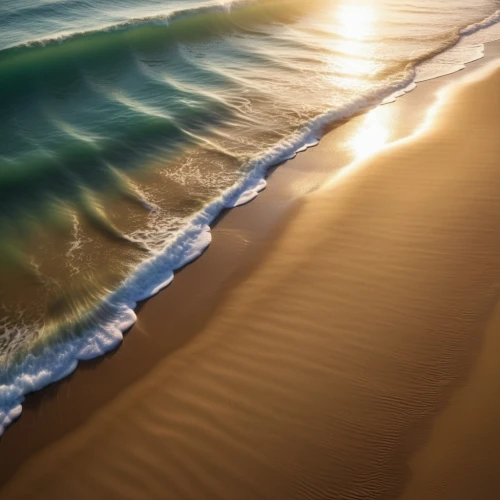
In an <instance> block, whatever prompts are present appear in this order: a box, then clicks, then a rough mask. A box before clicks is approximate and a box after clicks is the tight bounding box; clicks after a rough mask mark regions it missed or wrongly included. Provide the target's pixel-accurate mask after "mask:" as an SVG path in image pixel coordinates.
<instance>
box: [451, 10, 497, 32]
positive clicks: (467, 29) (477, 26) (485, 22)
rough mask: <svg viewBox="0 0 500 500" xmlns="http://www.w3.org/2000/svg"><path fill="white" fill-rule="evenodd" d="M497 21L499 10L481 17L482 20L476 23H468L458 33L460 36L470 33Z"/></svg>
mask: <svg viewBox="0 0 500 500" xmlns="http://www.w3.org/2000/svg"><path fill="white" fill-rule="evenodd" d="M498 22H500V10H497V11H496V12H495V13H494V14H492V15H491V16H489V17H487V18H486V19H483V20H482V21H479V22H478V23H474V24H470V25H469V26H466V27H465V28H462V29H461V30H460V34H461V35H462V36H468V35H472V34H474V33H476V32H478V31H480V30H483V29H485V28H489V27H490V26H493V25H494V24H497V23H498Z"/></svg>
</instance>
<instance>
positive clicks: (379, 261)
mask: <svg viewBox="0 0 500 500" xmlns="http://www.w3.org/2000/svg"><path fill="white" fill-rule="evenodd" d="M499 89H500V71H499V70H496V71H495V72H494V73H492V74H490V75H489V76H488V77H487V78H484V79H482V80H481V81H477V82H475V83H469V84H466V85H463V86H461V87H459V88H458V90H455V91H453V92H450V93H449V94H448V95H447V97H446V98H445V99H444V100H443V101H442V102H441V103H440V105H439V108H437V111H436V113H435V115H434V117H433V119H432V121H429V123H428V124H427V125H428V128H427V129H426V130H425V131H422V132H420V133H418V134H417V135H414V136H412V137H411V138H409V139H407V140H403V141H400V142H399V143H396V144H393V145H392V146H390V147H388V148H386V149H384V150H383V151H381V152H379V153H378V154H377V155H375V156H374V157H372V158H369V159H367V160H365V161H363V162H360V163H357V164H355V165H353V166H352V167H350V168H348V169H344V170H343V171H342V172H340V173H339V174H338V175H336V176H335V177H334V179H333V180H332V181H331V182H330V183H329V185H328V186H327V187H325V188H324V189H322V190H321V191H319V192H317V193H314V194H311V195H309V196H307V197H306V198H305V199H304V201H303V203H302V204H301V206H300V209H299V210H297V211H296V213H295V214H294V216H293V217H291V219H290V221H289V223H288V224H287V226H286V228H285V229H284V231H282V233H281V235H280V237H279V238H278V239H277V241H275V242H274V243H273V244H272V248H270V249H269V248H267V244H266V243H265V241H263V242H262V244H261V247H260V250H261V251H260V252H256V253H254V255H255V256H258V258H254V261H253V262H252V264H256V267H255V269H253V270H252V271H251V272H250V269H251V267H250V266H249V267H246V268H245V270H244V271H240V278H241V273H243V274H245V273H246V274H247V276H246V278H245V279H244V280H243V281H242V282H241V283H240V284H239V285H237V286H235V287H234V288H233V289H232V291H231V293H230V294H227V296H226V298H225V300H223V301H222V303H220V295H222V294H223V292H222V291H221V292H218V294H217V296H216V297H215V298H212V299H210V297H207V296H199V295H197V294H196V292H193V293H192V294H193V300H194V301H195V304H194V307H196V306H200V310H201V311H202V313H201V314H200V316H199V317H198V316H195V315H192V312H191V316H190V317H185V316H186V315H189V313H183V312H182V301H181V299H177V300H179V302H178V303H177V304H176V306H177V307H178V308H179V314H178V317H177V319H176V318H172V317H170V316H163V317H162V315H161V312H162V306H161V304H162V302H161V300H158V301H157V302H156V304H157V305H156V306H150V308H149V313H148V311H147V309H148V308H147V307H146V308H145V311H144V312H145V314H143V315H142V316H141V314H139V324H138V327H137V329H139V330H141V329H142V331H144V332H148V331H149V327H148V322H150V321H151V322H154V323H155V325H156V329H158V328H159V329H162V328H163V329H164V331H165V339H166V340H165V341H164V343H165V344H166V346H165V345H164V346H163V347H162V349H159V353H158V356H157V357H154V356H152V355H151V354H149V356H150V357H149V358H147V354H145V353H144V352H141V351H139V350H136V351H135V352H134V350H133V349H132V350H131V349H130V348H129V349H128V351H123V352H125V354H124V355H123V356H121V355H120V353H121V352H122V351H119V355H118V356H116V358H118V357H120V358H121V360H120V361H121V362H120V363H114V365H119V366H121V369H120V370H119V371H118V372H116V371H113V370H111V369H108V368H106V367H107V366H111V365H113V359H111V361H110V363H109V364H106V363H104V364H101V365H98V366H97V370H95V374H94V375H95V376H93V377H92V374H91V375H90V378H89V376H87V378H86V382H85V383H83V382H82V385H83V386H84V387H85V388H86V390H87V392H89V390H91V389H92V387H93V386H92V385H91V384H90V383H89V380H92V382H93V383H94V384H96V385H95V387H99V388H98V389H97V390H96V393H97V394H98V395H96V396H93V397H92V398H90V397H89V398H87V401H85V398H84V401H83V402H82V403H80V404H81V405H82V407H83V406H84V405H85V403H86V402H88V400H89V399H93V400H95V399H97V400H98V402H97V403H96V404H95V412H94V413H93V415H91V418H87V417H88V415H87V417H85V418H82V420H81V421H80V422H78V420H77V424H75V418H76V417H74V416H73V417H72V419H73V421H72V423H71V425H70V426H69V428H68V429H67V430H66V434H65V435H63V436H61V435H58V434H57V432H55V431H54V432H53V431H51V432H53V434H52V435H53V436H54V437H53V439H52V440H53V441H54V442H53V444H52V445H51V446H45V448H43V449H41V451H40V452H39V453H37V454H35V455H34V456H33V457H32V458H31V460H29V461H27V462H25V463H24V465H23V466H22V467H20V468H19V470H18V471H17V474H16V475H15V476H14V477H13V479H12V480H11V481H10V483H8V484H7V485H6V486H5V488H4V489H3V490H2V491H1V498H2V500H4V499H5V500H7V499H14V498H37V499H45V498H47V499H52V500H53V499H67V498H72V499H89V498H94V499H106V500H111V499H115V498H116V499H125V498H130V499H149V498H158V499H164V498H165V499H169V500H170V499H178V498H179V499H181V498H185V499H196V500H197V499H212V498H213V499H228V500H236V499H238V500H240V499H241V500H244V499H264V498H265V499H271V498H273V499H286V500H291V499H301V498H304V499H326V498H331V499H343V500H344V499H355V500H358V499H359V500H360V499H367V500H368V499H384V500H385V499H392V498H399V497H401V498H403V499H405V500H406V499H408V500H410V499H411V500H413V499H419V500H420V499H426V500H433V499H450V500H451V499H454V500H459V499H462V498H463V499H467V500H471V499H473V500H490V499H491V500H493V499H495V500H496V499H498V498H499V492H500V480H499V479H498V478H497V474H496V472H497V471H498V470H499V469H500V432H499V431H498V425H497V422H498V419H497V418H496V415H497V414H498V413H500V404H499V403H500V401H499V399H500V391H498V390H497V386H498V385H500V363H498V360H497V359H496V356H497V355H498V352H499V351H498V346H499V344H500V337H499V335H500V331H499V329H498V320H497V317H499V316H500V313H499V311H498V306H497V300H498V297H499V292H500V251H499V248H500V232H499V230H498V227H499V223H500V196H499V192H500V168H499V162H500V160H499V159H500V141H498V139H497V137H498V127H499V120H500V117H499V116H498V110H499V109H500V107H499V104H500V90H499ZM326 160H328V159H326ZM317 175H318V183H321V182H322V180H323V179H324V176H323V177H322V176H321V175H320V174H319V173H318V174H317ZM294 186H295V188H296V189H297V190H298V191H300V190H301V189H302V190H303V191H307V190H309V189H311V188H313V187H315V186H309V185H306V187H304V184H300V183H299V184H295V185H294ZM282 203H283V204H284V205H286V204H287V202H286V200H283V201H282ZM247 223H248V224H252V223H254V224H262V220H258V221H253V222H252V221H251V220H249V221H247ZM275 228H276V224H275V220H274V219H273V220H271V221H270V222H268V226H267V229H268V230H269V231H272V230H274V229H275ZM231 234H232V235H233V236H232V237H234V240H235V241H234V242H233V244H232V248H233V249H236V250H238V249H240V250H241V252H243V249H244V248H245V245H246V242H245V238H244V232H239V233H231ZM235 234H236V235H237V236H234V235H235ZM215 241H217V239H215ZM240 250H238V252H239V251H240ZM238 252H237V253H236V254H235V257H234V259H235V261H234V262H236V261H237V255H238ZM263 253H264V254H265V255H262V254H263ZM206 257H207V258H209V254H207V256H206ZM204 258H205V256H204ZM201 260H203V259H201ZM201 260H200V262H201ZM257 262H258V264H257ZM235 265H236V264H235ZM196 269H197V268H196V264H195V265H194V266H192V267H189V268H187V269H186V270H184V271H183V272H182V273H180V274H179V278H181V277H182V276H183V275H184V276H186V275H187V276H189V273H191V274H193V273H196ZM224 269H226V273H227V276H229V275H230V274H231V273H232V271H231V270H232V269H233V267H232V265H231V263H230V262H229V263H227V265H226V267H225V268H224ZM179 278H178V280H179ZM199 278H200V276H198V279H199ZM222 279H223V278H221V280H222ZM179 281H180V283H181V285H177V290H179V287H182V286H184V287H185V290H184V300H185V299H186V296H189V293H190V292H189V290H190V287H192V285H193V280H191V281H190V280H189V279H188V278H184V281H183V280H182V279H180V280H179ZM182 283H185V284H184V285H182ZM172 290H175V289H174V288H172ZM167 293H168V291H167ZM162 295H163V300H166V297H167V296H166V294H162ZM176 296H177V297H179V292H178V294H177V295H175V294H173V293H171V296H170V297H167V298H169V299H171V300H175V297H176ZM180 297H181V298H182V294H181V295H180ZM197 300H198V301H199V303H197V302H196V301H197ZM207 303H208V305H207ZM152 308H153V309H154V308H156V309H155V311H154V310H152ZM163 311H165V308H163ZM191 311H192V310H191ZM195 311H196V309H195ZM146 313H147V314H146ZM179 317H180V318H181V319H179ZM176 325H183V328H182V329H181V330H176V329H175V327H176ZM186 325H187V327H186ZM172 331H173V332H177V335H172V334H171V332H172ZM138 333H139V332H136V337H139V336H138ZM131 338H132V334H131ZM139 340H144V339H140V338H139ZM126 344H127V342H126V343H125V345H126ZM146 344H148V343H147V342H146ZM136 345H139V342H136ZM165 350H170V351H175V352H173V353H172V354H170V355H169V356H165V355H164V352H165ZM134 356H135V359H137V360H139V361H138V364H139V365H143V364H144V358H145V356H146V359H150V360H151V365H154V367H153V368H152V369H151V370H150V371H147V370H142V371H140V373H139V372H137V370H138V369H136V368H134ZM140 360H142V361H140ZM127 367H130V372H131V373H132V374H131V375H130V376H129V377H128V378H127ZM106 370H107V371H106ZM113 376H116V377H117V378H121V379H122V387H123V386H124V385H126V383H127V381H128V382H129V383H130V384H131V385H130V387H128V388H124V389H122V390H121V392H119V393H117V394H116V393H114V394H113V395H114V396H115V397H114V399H113V400H112V401H110V402H108V403H107V404H106V403H105V401H106V397H107V396H109V393H108V392H107V389H106V387H107V384H108V380H109V379H108V378H107V377H113ZM136 379H137V380H136ZM123 380H124V381H125V382H123ZM77 381H78V378H77V377H75V378H74V379H72V380H70V381H69V382H68V383H67V385H66V387H76V390H77V391H80V393H81V392H82V391H83V390H84V389H82V388H80V389H78V382H77ZM72 384H73V385H72ZM97 384H100V385H97ZM111 385H112V384H111ZM68 391H69V389H68ZM89 396H90V395H89ZM58 408H59V409H60V407H59V406H58V405H57V404H56V403H55V402H54V400H52V401H49V403H48V404H47V412H46V413H44V414H43V415H42V413H43V412H40V411H39V412H38V413H36V414H37V415H39V416H40V415H42V417H41V419H42V420H43V419H45V421H47V420H48V421H51V422H53V421H54V418H55V417H54V418H52V416H53V415H55V414H57V412H58ZM47 413H48V415H47ZM62 414H63V416H64V411H63V412H62ZM23 418H24V417H23ZM33 422H34V419H33V418H31V420H30V418H29V412H28V418H27V419H24V421H23V419H21V421H20V422H19V424H16V426H15V427H14V428H13V429H11V430H9V431H8V432H7V433H6V439H10V441H2V443H1V444H0V453H2V454H3V455H2V459H5V458H6V457H8V456H9V455H8V454H7V453H5V451H6V450H8V449H9V448H8V447H9V446H10V447H12V449H13V445H12V444H9V443H12V442H13V441H12V440H13V438H9V434H11V435H12V436H14V433H11V431H13V430H15V429H16V427H17V429H19V430H17V434H19V433H21V432H22V430H23V428H24V430H26V429H27V428H28V427H30V423H31V426H32V427H33ZM61 425H64V418H61ZM47 427H50V426H49V425H48V424H47V423H45V425H42V426H40V427H39V428H42V429H46V428H47ZM55 427H57V426H55ZM35 428H36V426H35ZM45 438H46V442H47V441H50V439H48V438H47V436H46V437H45ZM5 443H7V444H5ZM25 446H27V445H25Z"/></svg>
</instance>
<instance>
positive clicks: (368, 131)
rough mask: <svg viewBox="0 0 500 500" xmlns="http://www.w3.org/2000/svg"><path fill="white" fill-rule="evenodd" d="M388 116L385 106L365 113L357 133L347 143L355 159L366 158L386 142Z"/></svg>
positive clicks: (388, 132)
mask: <svg viewBox="0 0 500 500" xmlns="http://www.w3.org/2000/svg"><path fill="white" fill-rule="evenodd" d="M389 116H390V115H389V114H388V113H387V107H386V106H379V107H377V108H375V109H373V110H372V111H370V112H369V113H368V114H367V115H366V117H365V119H364V121H363V124H362V125H361V128H360V129H359V131H358V133H357V134H356V135H355V136H354V137H353V139H352V140H351V141H350V143H349V146H350V147H351V148H352V150H353V152H354V154H355V156H356V159H358V160H361V159H363V158H366V157H368V156H370V155H371V154H373V153H375V152H377V151H378V150H380V149H382V148H383V147H384V146H385V145H386V144H387V142H388V141H389V137H390V129H389V123H388V119H389Z"/></svg>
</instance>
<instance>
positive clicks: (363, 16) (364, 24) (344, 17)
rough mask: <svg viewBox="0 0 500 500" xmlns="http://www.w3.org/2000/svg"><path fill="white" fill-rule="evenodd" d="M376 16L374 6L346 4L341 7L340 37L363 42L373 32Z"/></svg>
mask: <svg viewBox="0 0 500 500" xmlns="http://www.w3.org/2000/svg"><path fill="white" fill-rule="evenodd" d="M376 14H377V11H376V9H375V7H374V6H373V5H372V4H365V3H361V4H359V3H353V2H346V3H344V4H341V5H339V7H338V10H337V20H338V22H339V26H340V35H341V36H342V37H344V38H346V39H351V40H352V39H355V40H363V39H364V38H366V37H367V36H368V34H370V32H371V31H372V30H373V27H374V24H375V19H376Z"/></svg>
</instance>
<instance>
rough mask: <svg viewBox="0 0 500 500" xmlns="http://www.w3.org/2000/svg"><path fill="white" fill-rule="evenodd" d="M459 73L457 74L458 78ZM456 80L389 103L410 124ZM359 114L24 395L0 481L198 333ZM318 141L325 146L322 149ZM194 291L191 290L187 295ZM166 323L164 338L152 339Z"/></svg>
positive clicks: (1, 448) (281, 172)
mask: <svg viewBox="0 0 500 500" xmlns="http://www.w3.org/2000/svg"><path fill="white" fill-rule="evenodd" d="M492 47H496V48H497V52H498V47H500V44H498V43H497V44H495V43H493V44H487V45H486V57H485V58H484V59H482V60H481V61H478V62H476V63H472V64H470V65H468V68H470V67H473V66H476V67H477V66H479V65H484V64H486V63H487V61H488V58H493V57H496V55H495V56H493V55H491V56H489V55H488V52H490V50H489V48H490V49H491V52H494V50H493V48H492ZM458 75H459V76H458V77H460V73H458ZM455 78H457V74H454V75H449V76H447V77H442V78H441V79H436V80H432V81H429V82H424V83H422V84H419V86H418V87H417V89H416V90H415V91H414V92H413V93H411V94H408V95H406V96H404V97H403V98H402V99H400V100H399V101H397V102H396V103H393V104H390V106H391V107H396V108H398V111H397V112H400V113H401V114H404V113H408V112H411V109H412V107H413V120H409V121H412V123H413V127H414V126H416V123H418V121H419V119H421V116H420V118H419V113H422V110H417V109H416V108H420V107H422V101H424V102H425V101H426V100H427V103H428V102H430V101H432V99H433V92H434V91H435V89H436V88H439V87H443V86H444V85H446V84H447V82H446V80H448V81H453V80H454V79H455ZM424 87H425V88H424ZM420 89H422V90H420ZM391 109H392V110H393V111H391V113H394V114H396V109H395V108H391ZM363 116H364V115H362V116H360V117H357V118H355V119H353V120H351V121H349V122H348V123H347V124H345V125H342V126H340V127H338V128H336V129H335V130H334V131H333V132H330V133H329V134H328V135H327V136H326V137H324V138H323V139H322V142H321V143H320V146H318V147H317V148H316V149H314V150H309V151H308V152H307V153H305V154H301V155H299V156H298V157H297V158H296V159H294V160H292V161H290V162H288V163H287V164H286V165H283V166H281V167H280V168H279V169H278V170H276V171H275V172H274V173H273V174H272V178H273V180H272V181H271V182H270V183H269V184H270V185H269V187H268V190H267V191H265V192H264V193H262V194H261V195H260V196H259V198H258V199H257V200H256V201H254V202H253V203H252V204H250V205H247V206H245V207H240V208H238V209H237V210H232V211H231V212H226V213H225V214H223V215H222V217H221V219H220V220H219V222H218V223H217V225H216V226H215V228H214V229H213V231H214V239H213V242H212V245H211V247H210V249H209V250H208V251H207V252H206V254H205V255H204V256H203V257H202V258H201V259H199V260H198V261H196V262H194V263H192V264H191V265H190V266H189V267H187V268H185V269H183V270H182V272H180V273H176V280H175V281H174V283H173V284H172V285H171V287H169V288H168V289H166V290H164V291H163V292H161V293H160V294H159V295H158V296H157V297H154V298H153V299H151V300H149V301H148V302H147V303H145V304H143V305H142V306H141V307H140V310H139V311H138V322H137V324H136V326H134V327H133V328H132V331H131V332H130V333H129V334H127V341H126V342H125V343H124V344H123V345H122V346H121V347H120V349H119V350H118V351H116V352H114V353H112V354H111V355H108V356H106V357H105V358H103V359H98V360H96V361H95V362H90V363H86V364H82V366H81V367H80V368H79V370H78V371H77V372H76V373H75V374H74V375H73V376H71V377H69V378H68V379H65V380H64V381H62V382H60V383H57V384H55V385H53V386H50V387H49V388H47V389H44V390H43V391H41V392H39V393H36V394H33V395H30V396H29V397H28V398H27V401H26V403H25V409H24V412H23V415H22V417H21V419H20V420H19V422H17V423H16V424H14V426H13V427H11V428H10V429H9V430H8V431H7V433H6V434H5V436H4V437H3V438H2V441H0V452H1V453H6V454H7V455H8V456H9V457H11V459H12V460H11V463H10V464H9V466H8V467H7V468H6V469H7V470H4V471H3V472H2V478H1V479H0V482H1V483H2V484H3V483H5V481H6V480H8V479H9V477H10V476H9V472H10V474H12V472H13V471H15V470H17V469H18V467H19V466H20V465H21V464H22V463H24V462H25V460H26V459H27V458H28V457H29V456H30V455H31V454H33V453H35V452H36V451H38V450H40V449H42V448H45V447H46V446H47V445H49V444H50V443H52V442H55V441H56V440H58V439H61V438H62V437H63V436H64V435H65V434H67V433H71V432H73V431H74V430H75V429H77V428H78V427H79V426H81V425H83V424H84V422H86V421H87V420H88V419H89V418H90V417H91V416H92V414H94V413H95V412H97V411H98V410H99V409H100V408H101V407H102V406H104V405H105V404H107V403H109V402H110V401H112V400H113V399H114V398H116V397H118V396H119V394H120V393H121V392H122V391H125V390H126V389H127V387H128V386H129V385H131V384H132V383H134V382H136V381H137V380H139V379H140V378H143V377H146V376H147V374H148V372H150V371H151V370H153V369H154V366H155V365H157V364H159V363H161V362H162V360H163V359H164V358H165V357H166V356H168V355H169V354H170V353H172V352H175V351H177V350H178V349H179V348H180V347H182V346H185V345H186V344H187V343H188V342H189V341H190V340H191V339H193V338H195V337H196V336H197V334H198V332H199V331H201V330H202V329H203V328H204V327H205V325H206V324H207V323H208V322H209V321H210V319H211V318H212V317H213V315H214V313H215V312H216V311H217V309H218V308H219V307H220V306H221V304H223V303H224V301H225V298H226V297H227V295H228V293H229V291H230V290H232V289H233V288H234V287H236V286H237V284H238V283H240V282H242V281H244V280H245V278H246V277H248V276H249V275H250V274H251V272H252V269H253V268H254V267H255V266H258V264H259V263H260V261H261V257H262V256H263V255H266V254H267V252H268V251H269V250H270V248H271V247H272V246H273V245H274V241H275V240H276V239H277V237H276V233H281V232H282V231H283V230H284V228H283V224H282V219H283V218H286V219H288V217H289V216H292V215H293V214H294V213H296V211H297V210H298V206H297V205H298V202H299V201H300V198H301V197H302V196H303V195H304V194H306V193H308V192H311V191H314V190H316V189H317V188H318V187H319V186H321V185H322V184H323V183H324V182H325V181H326V180H327V179H328V178H329V177H330V176H331V174H332V165H331V163H332V161H331V158H329V156H330V155H332V154H335V155H336V158H337V160H336V162H337V164H338V165H341V164H342V157H343V156H344V158H345V157H347V156H349V152H347V151H345V150H344V151H341V149H342V146H345V144H346V142H347V141H348V137H349V134H351V135H352V134H353V133H354V132H353V130H355V129H356V127H360V126H361V122H362V121H363ZM401 121H403V120H400V122H401ZM411 128H412V125H411V124H409V123H405V124H404V125H403V126H399V127H398V129H399V130H397V131H393V132H394V134H393V135H394V136H395V137H397V136H398V135H399V136H404V135H405V134H407V133H408V131H409V130H410V129H411ZM327 137H328V141H327ZM325 141H326V142H328V145H326V144H323V143H324V142H325ZM342 141H343V142H342ZM333 143H335V144H333ZM328 148H330V151H329V152H328ZM332 148H333V151H334V153H332ZM335 148H337V150H335ZM339 149H340V150H339ZM325 151H326V152H327V154H325ZM337 153H338V156H337ZM342 155H343V156H342ZM321 162H322V163H321ZM310 163H315V168H314V171H313V172H311V171H310V169H309V164H310ZM348 163H349V162H348ZM327 164H328V165H327ZM344 164H345V163H344ZM305 170H307V173H304V171H305ZM276 178H277V179H276ZM282 181H284V182H282ZM287 212H288V214H287V215H288V216H285V215H284V214H285V213H287ZM199 283H203V284H202V285H201V286H200V285H199ZM194 287H195V288H197V290H196V291H194V292H193V288H194ZM187 297H190V300H189V301H188V300H187ZM188 302H189V304H188ZM165 323H167V324H166V326H167V328H168V330H169V331H168V338H159V337H161V334H162V332H161V330H162V329H163V327H164V324H165ZM150 332H153V333H150ZM153 337H154V338H153ZM163 337H165V335H164V336H163ZM133 339H135V340H133ZM95 371H99V374H96V373H95ZM89 387H93V388H94V387H99V390H98V391H97V393H96V394H92V395H89V391H88V388H89ZM90 397H92V400H91V401H90V400H89V399H90ZM86 398H87V399H86ZM61 399H62V400H63V404H62V405H61Z"/></svg>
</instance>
